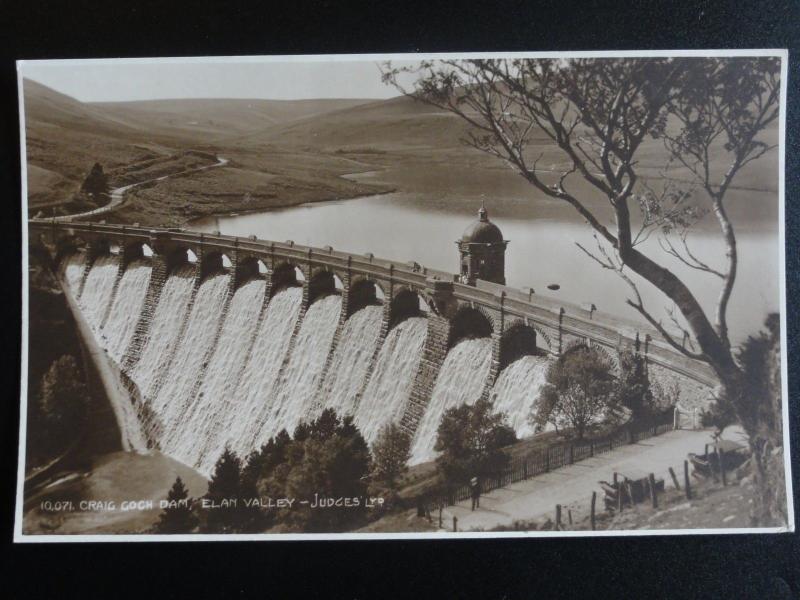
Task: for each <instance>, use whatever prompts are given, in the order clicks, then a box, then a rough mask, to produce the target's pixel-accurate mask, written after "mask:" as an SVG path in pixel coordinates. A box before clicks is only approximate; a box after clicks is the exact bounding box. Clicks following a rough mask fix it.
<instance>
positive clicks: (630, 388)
mask: <svg viewBox="0 0 800 600" xmlns="http://www.w3.org/2000/svg"><path fill="white" fill-rule="evenodd" d="M615 387H616V390H615V401H616V403H617V404H619V405H620V406H624V407H625V408H627V409H628V410H630V411H631V413H632V418H633V419H634V420H635V421H642V420H644V419H647V418H648V417H650V416H651V415H652V413H653V409H654V397H653V392H652V390H651V387H650V376H649V374H648V373H647V363H646V361H645V357H644V355H643V354H642V353H641V352H639V340H638V338H637V340H636V346H635V347H634V350H632V351H631V350H623V351H621V352H620V353H619V375H618V377H617V381H616V386H615Z"/></svg>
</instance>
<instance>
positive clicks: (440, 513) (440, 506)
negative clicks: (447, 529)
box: [439, 504, 442, 529]
mask: <svg viewBox="0 0 800 600" xmlns="http://www.w3.org/2000/svg"><path fill="white" fill-rule="evenodd" d="M441 528H442V505H441V504H439V529H441Z"/></svg>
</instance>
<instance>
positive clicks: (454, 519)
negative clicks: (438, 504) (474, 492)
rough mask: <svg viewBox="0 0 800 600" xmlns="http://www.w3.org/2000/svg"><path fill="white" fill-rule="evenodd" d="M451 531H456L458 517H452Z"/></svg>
mask: <svg viewBox="0 0 800 600" xmlns="http://www.w3.org/2000/svg"><path fill="white" fill-rule="evenodd" d="M453 531H458V517H456V516H455V515H453Z"/></svg>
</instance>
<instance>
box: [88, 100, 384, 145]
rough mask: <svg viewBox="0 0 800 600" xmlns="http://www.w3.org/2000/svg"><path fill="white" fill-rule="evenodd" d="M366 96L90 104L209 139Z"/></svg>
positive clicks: (135, 122) (133, 121)
mask: <svg viewBox="0 0 800 600" xmlns="http://www.w3.org/2000/svg"><path fill="white" fill-rule="evenodd" d="M366 102H369V100H360V99H335V98H334V99H324V98H323V99H313V100H294V101H290V100H262V99H228V98H222V99H219V98H208V99H207V98H188V99H175V100H148V101H136V102H103V103H92V104H89V105H88V106H89V107H91V108H93V109H97V110H99V111H101V112H102V113H103V114H104V115H106V116H108V117H111V118H115V119H119V120H120V121H122V122H125V123H127V124H129V125H131V126H134V127H140V128H145V129H155V130H157V131H159V132H161V133H162V134H168V135H174V136H176V137H181V138H187V139H196V140H198V141H201V142H204V143H209V142H211V141H214V140H215V139H218V138H223V139H224V138H231V137H236V136H240V135H248V134H251V133H253V132H254V131H258V130H262V129H265V128H268V127H271V126H274V125H279V124H285V123H289V122H291V121H295V120H297V119H302V118H305V117H310V116H316V115H319V114H323V113H327V112H330V111H335V110H339V109H343V108H350V107H354V106H358V105H361V104H364V103H366Z"/></svg>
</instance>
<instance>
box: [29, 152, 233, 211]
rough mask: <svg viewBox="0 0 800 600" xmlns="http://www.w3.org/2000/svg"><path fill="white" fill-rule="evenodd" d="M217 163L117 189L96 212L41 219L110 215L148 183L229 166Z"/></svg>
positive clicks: (218, 159)
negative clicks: (127, 197)
mask: <svg viewBox="0 0 800 600" xmlns="http://www.w3.org/2000/svg"><path fill="white" fill-rule="evenodd" d="M216 158H217V162H215V163H214V164H212V165H203V166H202V167H196V168H194V169H186V170H185V171H179V172H177V173H170V174H169V175H162V176H161V177H155V178H153V179H145V180H144V181H137V182H136V183H131V184H128V185H125V186H122V187H118V188H115V189H113V190H111V202H109V203H108V204H106V205H104V206H101V207H99V208H95V209H94V210H89V211H86V212H82V213H76V214H74V215H62V216H60V217H51V218H49V219H48V218H44V219H39V220H42V221H55V222H58V223H69V222H70V221H73V220H75V219H84V218H86V217H94V216H97V215H102V214H105V213H109V212H111V211H113V210H115V209H117V208H119V207H120V206H121V205H122V203H123V202H124V201H125V194H126V193H127V192H128V191H129V190H132V189H133V188H135V187H139V186H141V185H144V184H146V183H153V182H155V181H163V180H165V179H169V178H171V177H177V176H179V175H188V174H190V173H196V172H198V171H205V170H206V169H213V168H215V167H224V166H225V165H227V164H228V162H229V161H228V159H227V158H222V157H221V156H217V157H216Z"/></svg>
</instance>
